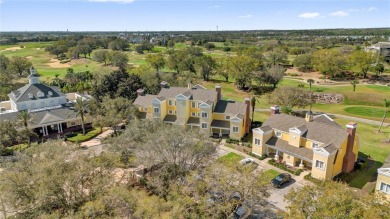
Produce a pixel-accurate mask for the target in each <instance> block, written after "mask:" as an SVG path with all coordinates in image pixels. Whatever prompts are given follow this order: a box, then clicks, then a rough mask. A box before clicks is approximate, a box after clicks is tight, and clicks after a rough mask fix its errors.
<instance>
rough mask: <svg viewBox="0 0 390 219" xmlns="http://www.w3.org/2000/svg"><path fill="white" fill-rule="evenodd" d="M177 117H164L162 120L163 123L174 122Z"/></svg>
mask: <svg viewBox="0 0 390 219" xmlns="http://www.w3.org/2000/svg"><path fill="white" fill-rule="evenodd" d="M176 120H177V117H176V115H166V116H165V118H164V120H163V121H164V122H176Z"/></svg>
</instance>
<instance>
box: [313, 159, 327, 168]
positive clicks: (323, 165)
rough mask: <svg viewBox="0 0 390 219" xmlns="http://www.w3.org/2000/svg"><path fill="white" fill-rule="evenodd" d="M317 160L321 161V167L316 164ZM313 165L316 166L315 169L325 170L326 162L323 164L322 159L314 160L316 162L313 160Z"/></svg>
mask: <svg viewBox="0 0 390 219" xmlns="http://www.w3.org/2000/svg"><path fill="white" fill-rule="evenodd" d="M317 161H318V162H321V163H322V168H321V167H318V166H317ZM314 165H315V167H316V168H317V169H320V170H325V165H326V164H325V162H324V161H322V160H316V162H315V164H314Z"/></svg>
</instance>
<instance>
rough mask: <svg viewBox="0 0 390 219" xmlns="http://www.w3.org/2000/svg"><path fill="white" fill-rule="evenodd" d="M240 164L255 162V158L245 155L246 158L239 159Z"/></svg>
mask: <svg viewBox="0 0 390 219" xmlns="http://www.w3.org/2000/svg"><path fill="white" fill-rule="evenodd" d="M240 164H242V165H248V164H256V162H255V159H253V158H251V157H247V158H244V159H242V160H240Z"/></svg>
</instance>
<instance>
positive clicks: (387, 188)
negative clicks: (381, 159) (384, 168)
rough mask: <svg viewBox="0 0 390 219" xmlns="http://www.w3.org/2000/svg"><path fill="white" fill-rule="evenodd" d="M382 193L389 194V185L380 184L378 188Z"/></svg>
mask: <svg viewBox="0 0 390 219" xmlns="http://www.w3.org/2000/svg"><path fill="white" fill-rule="evenodd" d="M379 189H380V190H381V191H382V192H385V193H388V194H390V185H389V184H386V183H383V182H381V187H380V188H379Z"/></svg>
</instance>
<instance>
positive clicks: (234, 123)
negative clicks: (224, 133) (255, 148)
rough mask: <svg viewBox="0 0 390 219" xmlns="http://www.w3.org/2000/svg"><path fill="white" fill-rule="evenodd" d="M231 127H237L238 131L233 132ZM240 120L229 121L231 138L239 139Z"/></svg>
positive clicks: (240, 132)
mask: <svg viewBox="0 0 390 219" xmlns="http://www.w3.org/2000/svg"><path fill="white" fill-rule="evenodd" d="M233 127H238V132H233ZM242 129H243V128H242V121H241V122H230V135H229V137H230V138H231V139H235V140H239V139H241V138H242Z"/></svg>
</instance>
